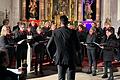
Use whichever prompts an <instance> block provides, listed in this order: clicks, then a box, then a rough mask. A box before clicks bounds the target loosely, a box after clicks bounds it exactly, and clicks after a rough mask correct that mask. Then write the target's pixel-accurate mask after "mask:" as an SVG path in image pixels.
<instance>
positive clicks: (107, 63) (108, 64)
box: [104, 61, 113, 76]
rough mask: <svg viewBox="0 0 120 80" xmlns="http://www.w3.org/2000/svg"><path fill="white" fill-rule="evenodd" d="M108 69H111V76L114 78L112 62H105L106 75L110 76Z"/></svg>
mask: <svg viewBox="0 0 120 80" xmlns="http://www.w3.org/2000/svg"><path fill="white" fill-rule="evenodd" d="M108 68H109V69H110V76H113V70H112V61H104V74H105V75H107V74H108V71H107V70H108Z"/></svg>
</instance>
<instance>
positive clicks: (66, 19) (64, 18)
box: [60, 15, 69, 25]
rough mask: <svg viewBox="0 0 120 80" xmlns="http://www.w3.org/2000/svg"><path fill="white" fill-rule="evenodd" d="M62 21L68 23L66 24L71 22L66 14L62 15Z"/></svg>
mask: <svg viewBox="0 0 120 80" xmlns="http://www.w3.org/2000/svg"><path fill="white" fill-rule="evenodd" d="M60 21H61V23H63V24H64V25H66V24H68V23H69V21H68V18H67V16H66V15H63V16H60Z"/></svg>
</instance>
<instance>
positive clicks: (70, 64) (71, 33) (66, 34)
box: [47, 27, 79, 80]
mask: <svg viewBox="0 0 120 80" xmlns="http://www.w3.org/2000/svg"><path fill="white" fill-rule="evenodd" d="M53 41H54V42H55V45H56V52H55V54H54V60H55V64H56V65H58V76H59V77H58V80H65V73H66V71H67V70H68V72H67V73H68V77H67V78H68V80H75V62H76V61H75V59H76V54H75V53H76V51H79V42H78V39H77V35H76V31H75V30H71V29H68V28H67V27H61V28H59V29H56V30H55V31H53V34H52V37H51V39H50V41H49V43H48V45H47V48H48V49H49V47H50V46H49V45H51V43H52V42H53ZM48 51H49V50H48Z"/></svg>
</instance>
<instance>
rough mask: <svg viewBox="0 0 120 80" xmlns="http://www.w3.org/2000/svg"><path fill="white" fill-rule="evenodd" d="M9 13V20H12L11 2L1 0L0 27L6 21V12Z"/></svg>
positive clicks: (9, 0)
mask: <svg viewBox="0 0 120 80" xmlns="http://www.w3.org/2000/svg"><path fill="white" fill-rule="evenodd" d="M6 9H7V11H8V15H9V16H8V18H9V19H11V0H0V25H1V23H2V21H3V19H5V14H6V11H5V10H6Z"/></svg>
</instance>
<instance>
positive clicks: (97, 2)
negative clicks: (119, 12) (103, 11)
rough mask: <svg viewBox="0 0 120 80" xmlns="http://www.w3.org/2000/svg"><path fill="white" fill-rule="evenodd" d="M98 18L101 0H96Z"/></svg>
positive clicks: (98, 17)
mask: <svg viewBox="0 0 120 80" xmlns="http://www.w3.org/2000/svg"><path fill="white" fill-rule="evenodd" d="M96 20H97V21H99V20H100V0H96Z"/></svg>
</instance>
